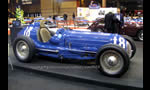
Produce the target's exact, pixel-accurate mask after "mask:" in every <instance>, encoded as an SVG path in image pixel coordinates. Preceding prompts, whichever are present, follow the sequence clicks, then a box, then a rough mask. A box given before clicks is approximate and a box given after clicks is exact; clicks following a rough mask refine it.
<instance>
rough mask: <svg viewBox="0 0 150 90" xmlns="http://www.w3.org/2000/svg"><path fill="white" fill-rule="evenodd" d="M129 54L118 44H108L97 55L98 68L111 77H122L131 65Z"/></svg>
mask: <svg viewBox="0 0 150 90" xmlns="http://www.w3.org/2000/svg"><path fill="white" fill-rule="evenodd" d="M129 63H130V62H129V56H128V55H127V53H126V51H125V50H124V49H122V48H121V47H119V46H116V45H106V46H104V47H103V48H102V50H100V53H99V55H98V57H97V65H99V67H98V69H99V70H100V71H101V73H102V74H104V75H106V76H110V77H121V76H122V75H123V74H124V73H125V72H126V71H127V70H128V67H129Z"/></svg>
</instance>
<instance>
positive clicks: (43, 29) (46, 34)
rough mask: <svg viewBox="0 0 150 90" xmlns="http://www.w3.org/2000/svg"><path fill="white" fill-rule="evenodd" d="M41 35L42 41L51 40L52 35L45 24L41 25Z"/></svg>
mask: <svg viewBox="0 0 150 90" xmlns="http://www.w3.org/2000/svg"><path fill="white" fill-rule="evenodd" d="M39 34H40V36H41V41H42V42H48V41H49V40H50V39H51V33H50V32H49V31H48V29H47V27H46V26H45V24H44V22H41V23H40V31H39Z"/></svg>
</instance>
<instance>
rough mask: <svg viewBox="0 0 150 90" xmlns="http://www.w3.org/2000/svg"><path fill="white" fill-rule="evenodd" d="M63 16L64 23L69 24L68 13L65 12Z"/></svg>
mask: <svg viewBox="0 0 150 90" xmlns="http://www.w3.org/2000/svg"><path fill="white" fill-rule="evenodd" d="M63 17H64V24H66V25H67V17H68V15H67V14H66V13H65V14H64V15H63Z"/></svg>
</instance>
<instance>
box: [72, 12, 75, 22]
mask: <svg viewBox="0 0 150 90" xmlns="http://www.w3.org/2000/svg"><path fill="white" fill-rule="evenodd" d="M72 19H73V21H74V20H75V13H74V12H73V14H72Z"/></svg>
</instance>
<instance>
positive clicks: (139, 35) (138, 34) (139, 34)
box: [137, 30, 143, 41]
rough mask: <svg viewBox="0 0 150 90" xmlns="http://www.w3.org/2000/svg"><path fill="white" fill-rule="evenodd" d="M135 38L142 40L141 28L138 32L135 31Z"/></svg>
mask: <svg viewBox="0 0 150 90" xmlns="http://www.w3.org/2000/svg"><path fill="white" fill-rule="evenodd" d="M137 39H138V40H139V41H143V30H140V31H139V32H138V33H137Z"/></svg>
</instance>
